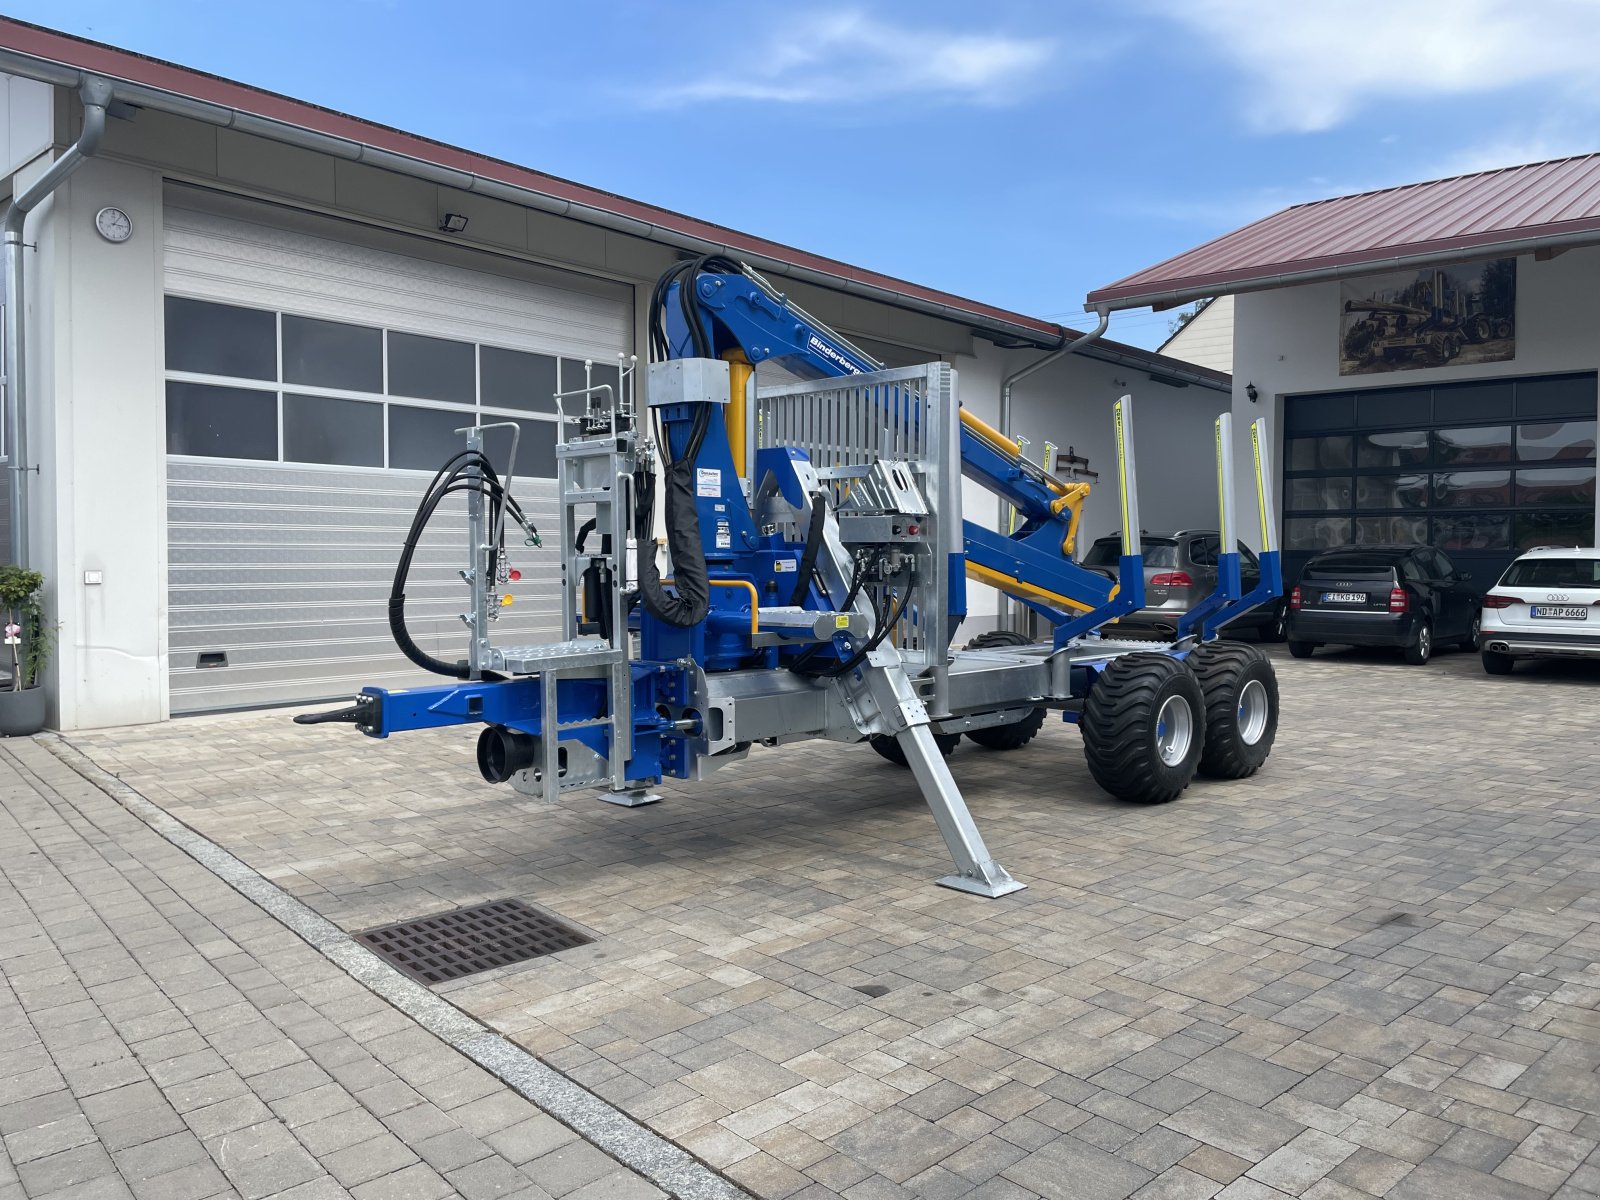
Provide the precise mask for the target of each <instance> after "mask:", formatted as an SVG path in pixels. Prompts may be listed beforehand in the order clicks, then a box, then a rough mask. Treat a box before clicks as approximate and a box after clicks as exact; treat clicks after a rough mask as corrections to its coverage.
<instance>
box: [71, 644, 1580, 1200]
mask: <svg viewBox="0 0 1600 1200" xmlns="http://www.w3.org/2000/svg"><path fill="white" fill-rule="evenodd" d="M1279 671H1280V676H1281V679H1282V685H1283V695H1284V716H1283V726H1282V728H1281V730H1280V732H1279V737H1278V745H1277V749H1276V752H1275V753H1274V755H1273V757H1272V759H1271V760H1270V762H1269V763H1268V766H1267V768H1266V769H1265V770H1264V771H1263V773H1262V774H1260V775H1259V776H1258V777H1256V778H1254V779H1252V780H1249V781H1245V782H1243V783H1236V784H1226V785H1220V784H1209V783H1203V782H1202V783H1197V784H1196V785H1195V786H1193V787H1191V788H1190V790H1189V791H1188V793H1186V794H1185V796H1184V797H1183V799H1181V800H1180V801H1179V802H1178V803H1176V804H1173V805H1169V806H1166V807H1162V808H1154V809H1141V808H1131V807H1126V806H1122V805H1119V804H1116V803H1114V802H1112V801H1110V800H1109V799H1107V798H1106V797H1105V796H1104V795H1102V794H1101V793H1099V792H1098V791H1097V790H1096V789H1095V787H1094V785H1093V784H1092V783H1091V781H1090V780H1089V777H1088V773H1087V771H1086V770H1085V768H1084V765H1083V758H1082V752H1081V748H1080V742H1079V738H1078V735H1077V734H1076V732H1075V731H1073V730H1072V729H1070V728H1066V727H1059V726H1055V725H1050V726H1047V729H1046V733H1045V734H1044V735H1043V736H1042V737H1041V738H1040V740H1039V741H1038V742H1037V743H1035V745H1033V746H1031V747H1029V748H1028V749H1026V750H1023V751H1021V752H1018V753H1015V754H996V753H990V752H986V751H983V750H980V749H978V748H977V747H974V746H971V745H970V744H969V745H966V746H963V747H962V749H961V750H960V751H959V752H958V754H957V756H956V758H955V759H954V762H953V767H954V770H955V774H956V777H957V779H958V780H959V781H960V782H961V784H962V785H963V787H964V789H965V791H966V795H967V797H968V800H969V802H970V803H971V806H972V808H973V811H974V813H975V815H976V816H977V819H978V821H979V822H980V824H981V826H982V828H983V830H984V832H985V834H986V836H987V837H988V840H989V843H990V845H991V847H992V848H993V849H994V850H995V852H996V855H997V857H999V858H1000V860H1001V861H1002V862H1004V863H1005V864H1006V866H1007V867H1009V868H1010V869H1011V871H1012V872H1013V873H1014V874H1016V875H1017V876H1018V877H1019V878H1021V879H1024V880H1026V881H1027V882H1028V884H1029V885H1030V886H1029V888H1028V890H1027V891H1024V892H1022V893H1020V894H1018V895H1015V896H1012V897H1009V898H1007V899H1004V900H1000V901H983V900H978V899H975V898H972V897H968V896H964V895H960V894H957V893H953V892H949V891H945V890H943V889H940V888H937V887H935V886H933V884H932V880H933V878H934V877H935V876H937V875H938V874H940V873H942V872H943V871H944V870H945V869H946V864H945V859H944V855H943V847H942V844H941V843H940V841H939V839H938V837H937V835H936V833H935V831H934V828H933V823H932V820H931V819H930V817H929V816H928V814H927V811H926V809H925V808H924V807H923V806H922V804H921V802H920V800H919V798H918V796H917V794H916V791H915V788H914V786H913V784H912V782H911V779H910V777H909V775H908V774H906V773H903V772H901V771H899V770H897V769H896V768H894V767H892V766H890V765H889V764H887V763H884V762H882V761H881V760H880V759H878V758H877V757H876V756H875V755H874V754H872V753H871V751H870V750H868V749H866V748H865V747H859V748H852V747H835V746H831V745H820V744H812V745H809V746H798V747H792V748H788V749H784V750H780V751H759V750H758V751H757V752H755V753H753V754H752V755H751V757H750V759H749V760H748V761H747V762H746V763H744V764H742V765H738V766H735V767H732V768H730V769H728V770H726V771H725V772H724V773H722V774H720V775H718V776H717V777H716V778H715V779H714V780H713V781H711V782H709V783H706V784H703V785H699V786H694V787H688V788H681V789H680V788H669V789H668V795H667V801H666V803H663V804H661V805H657V806H655V807H652V808H645V809H638V810H621V809H617V808H613V807H610V806H607V805H604V804H600V803H597V802H595V801H594V800H591V799H587V798H570V799H568V800H567V801H565V802H563V803H562V804H561V805H560V806H559V807H556V808H547V807H545V806H543V805H541V804H537V803H533V802H528V801H524V800H521V799H519V798H518V797H516V796H515V795H514V794H513V793H511V792H509V791H507V790H505V789H495V788H490V787H488V786H486V785H484V784H482V783H480V782H478V781H477V780H476V776H475V772H474V770H473V767H472V737H473V735H472V734H471V733H470V732H464V731H446V732H440V733H436V734H414V735H407V736H404V737H400V738H396V739H393V740H391V741H388V742H382V743H380V742H372V741H367V740H364V739H361V738H359V737H358V736H355V735H353V734H352V733H350V732H349V731H348V730H345V729H341V728H340V727H325V728H310V729H307V728H300V727H296V726H293V725H290V724H289V723H288V721H287V719H286V718H285V717H284V716H283V715H281V714H273V715H250V716H243V717H228V718H210V719H201V720H188V721H179V722H173V723H171V724H168V725H165V726H159V727H147V728H140V729H127V730H117V731H111V732H106V733H97V734H89V735H81V736H78V737H76V738H75V739H74V740H75V741H76V742H77V743H78V744H79V745H80V746H82V747H83V748H84V749H85V750H86V751H87V752H88V753H89V754H90V755H92V756H93V757H94V758H95V759H96V760H98V761H99V762H100V763H101V764H102V765H104V766H106V767H107V768H109V769H111V770H113V771H115V772H117V773H118V774H120V775H122V776H123V777H124V778H125V779H127V780H128V781H129V782H131V783H132V784H134V785H135V786H136V787H137V788H139V789H140V790H141V791H143V792H144V793H145V794H146V795H147V796H149V797H150V798H151V799H153V800H155V801H156V802H157V803H159V804H161V805H162V806H163V807H165V808H167V809H168V810H170V811H171V812H173V813H174V814H176V815H177V816H179V817H181V818H182V819H183V820H185V821H187V822H189V823H190V824H191V825H193V826H195V827H196V828H198V829H199V830H201V831H202V832H204V833H205V834H207V835H209V836H210V837H212V838H214V839H216V840H217V841H219V842H221V843H222V844H223V845H225V846H226V847H228V848H229V849H231V850H232V851H234V852H235V853H237V854H238V855H239V856H240V857H242V858H244V859H246V860H247V861H249V862H250V863H251V864H252V865H254V866H256V867H257V868H258V869H260V870H261V871H262V872H263V873H264V874H266V875H268V876H269V877H271V878H274V879H276V880H277V881H278V882H279V883H280V884H281V885H282V886H283V887H284V888H286V889H287V890H288V891H290V892H292V893H293V894H295V895H296V896H298V897H300V898H301V899H302V900H304V901H305V902H306V903H308V904H309V905H311V906H312V907H313V908H315V909H317V910H318V911H320V912H321V913H323V914H324V915H326V916H327V917H329V918H331V919H332V920H334V921H336V922H337V923H339V924H340V925H342V926H344V927H345V928H347V929H359V928H364V927H367V926H371V925H376V924H379V923H382V922H386V921H390V920H394V919H398V918H402V917H407V916H413V915H420V914H423V913H427V912H430V911H436V910H439V909H443V908H449V907H453V906H456V905H460V904H468V903H473V902H477V901H482V900H486V899H491V898H495V897H501V896H521V897H524V898H526V899H528V900H530V901H531V902H533V903H536V904H539V905H543V906H546V907H548V908H551V909H553V910H555V911H557V912H559V913H561V914H563V915H564V916H566V917H568V918H570V919H572V920H575V921H577V922H580V923H582V924H583V925H585V926H587V927H588V928H590V929H591V930H593V931H594V932H595V933H596V934H597V935H598V938H597V940H596V942H595V943H594V944H592V945H590V946H586V947H582V948H580V949H577V950H573V951H569V952H566V953H564V954H562V955H560V956H559V957H558V958H556V959H546V960H542V961H538V962H535V963H531V964H527V965H525V966H522V967H518V968H509V969H505V970H501V971H499V972H496V973H495V974H492V975H488V976H479V977H477V978H475V979H472V980H467V981H462V982H459V983H457V984H455V985H451V986H449V987H447V988H446V989H444V991H445V994H446V995H448V996H449V997H450V999H452V1000H453V1001H454V1002H455V1003H457V1004H459V1005H460V1006H462V1007H463V1008H465V1009H467V1010H468V1011H470V1012H472V1013H473V1014H475V1015H477V1016H479V1017H481V1018H483V1019H485V1020H486V1021H488V1022H490V1023H492V1024H493V1025H494V1026H496V1027H497V1028H499V1029H501V1030H503V1031H504V1032H506V1033H507V1034H509V1035H511V1036H512V1037H514V1038H516V1039H517V1040H518V1041H520V1042H521V1043H523V1044H524V1045H526V1046H527V1047H529V1048H530V1049H532V1050H534V1051H535V1052H536V1053H538V1054H539V1055H541V1056H542V1057H543V1058H544V1059H545V1060H546V1061H548V1062H549V1063H551V1064H552V1065H554V1066H556V1067H558V1068H560V1069H561V1070H563V1071H565V1072H567V1073H568V1074H569V1075H570V1076H571V1077H572V1078H574V1079H576V1080H578V1081H580V1082H582V1083H584V1084H586V1085H587V1086H589V1087H591V1088H592V1089H593V1090H594V1091H595V1092H597V1093H599V1094H600V1095H602V1096H605V1097H607V1098H608V1099H610V1100H612V1101H613V1102H615V1103H617V1104H618V1105H620V1106H621V1107H623V1108H624V1109H626V1110H627V1111H628V1112H629V1113H631V1114H633V1115H635V1116H636V1117H638V1118H639V1119H641V1120H643V1121H645V1122H646V1123H648V1124H649V1125H651V1126H653V1127H654V1128H655V1129H657V1130H659V1131H661V1132H662V1133H664V1134H666V1135H667V1136H669V1137H672V1138H674V1139H675V1140H677V1141H678V1142H679V1143H680V1144H682V1145H684V1146H686V1147H688V1148H689V1149H691V1150H692V1151H693V1152H695V1153H696V1154H698V1155H700V1156H701V1157H702V1158H704V1159H705V1160H706V1161H707V1162H709V1163H711V1164H713V1165H714V1166H716V1167H718V1168H720V1169H722V1170H724V1171H725V1172H726V1173H727V1174H728V1175H729V1176H731V1177H732V1178H734V1179H736V1180H738V1181H740V1182H742V1183H743V1184H745V1185H746V1186H747V1187H749V1188H750V1189H751V1190H753V1191H755V1192H758V1193H759V1194H761V1195H763V1196H767V1197H786V1196H791V1195H799V1196H804V1197H807V1200H809V1198H810V1197H812V1196H821V1195H828V1194H832V1193H842V1194H845V1195H847V1196H849V1197H852V1198H862V1200H865V1198H875V1197H896V1196H904V1195H917V1196H934V1197H937V1196H948V1197H955V1196H963V1195H966V1196H972V1197H982V1198H985V1200H996V1198H1001V1197H1022V1196H1030V1195H1044V1196H1051V1197H1062V1198H1067V1197H1071V1198H1072V1200H1099V1198H1113V1197H1123V1196H1127V1195H1133V1194H1136V1195H1138V1196H1140V1197H1167V1198H1173V1200H1191V1198H1192V1200H1202V1198H1204V1197H1209V1196H1213V1195H1221V1196H1224V1197H1227V1198H1228V1200H1236V1198H1242V1200H1259V1198H1262V1197H1275V1196H1278V1195H1280V1194H1287V1195H1304V1196H1308V1197H1313V1198H1315V1200H1334V1198H1339V1197H1350V1196H1368V1195H1373V1196H1389V1197H1393V1198H1395V1200H1421V1198H1423V1197H1435V1196H1439V1197H1445V1196H1447V1197H1450V1200H1463V1198H1467V1197H1472V1198H1477V1197H1536V1196H1549V1195H1560V1196H1563V1197H1565V1196H1581V1195H1590V1194H1597V1195H1600V1159H1596V1158H1595V1150H1596V1144H1597V1141H1600V1076H1597V1075H1596V1073H1595V1068H1596V1067H1597V1066H1600V1016H1597V1015H1596V1012H1595V1002H1596V1000H1597V999H1600V968H1597V967H1596V960H1597V958H1600V953H1597V951H1600V927H1597V925H1596V921H1597V919H1600V894H1597V892H1596V886H1597V884H1600V867H1597V864H1596V858H1595V856H1596V851H1597V845H1600V741H1597V734H1600V702H1597V701H1600V690H1597V689H1600V672H1597V671H1595V670H1593V669H1586V668H1568V669H1564V670H1563V669H1557V670H1541V671H1536V672H1531V673H1526V674H1524V673H1519V674H1517V675H1515V676H1513V677H1511V678H1509V679H1489V678H1487V677H1484V676H1483V675H1482V674H1481V673H1480V672H1479V671H1478V668H1477V666H1476V663H1475V661H1473V660H1472V659H1470V658H1466V657H1464V656H1452V657H1445V658H1441V659H1439V660H1437V662H1436V664H1435V665H1433V666H1430V667H1427V668H1408V667H1404V666H1401V665H1399V664H1398V663H1397V662H1395V661H1394V660H1390V659H1387V658H1385V657H1384V656H1381V655H1354V654H1345V655H1333V656H1328V657H1324V656H1320V655H1319V656H1318V657H1317V658H1316V659H1313V660H1311V661H1309V662H1291V661H1288V660H1282V661H1280V662H1279Z"/></svg>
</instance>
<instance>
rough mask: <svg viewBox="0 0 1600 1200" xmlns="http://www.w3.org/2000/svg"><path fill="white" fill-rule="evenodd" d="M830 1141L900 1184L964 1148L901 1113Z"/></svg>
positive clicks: (856, 1127)
mask: <svg viewBox="0 0 1600 1200" xmlns="http://www.w3.org/2000/svg"><path fill="white" fill-rule="evenodd" d="M1052 1132H1053V1131H1052ZM827 1141H828V1143H829V1144H830V1145H832V1146H834V1147H835V1148H836V1149H838V1150H840V1151H841V1152H842V1153H844V1154H847V1155H849V1156H850V1157H851V1158H853V1159H855V1160H856V1161H857V1162H860V1163H862V1164H864V1165H866V1166H868V1167H870V1168H871V1169H873V1170H874V1171H876V1172H878V1173H879V1174H881V1175H883V1176H885V1177H887V1178H889V1179H892V1180H894V1181H895V1182H897V1183H898V1182H903V1181H904V1180H907V1179H909V1178H911V1176H913V1175H916V1174H919V1173H920V1172H922V1171H925V1170H926V1169H927V1168H929V1167H931V1166H933V1165H934V1164H935V1163H937V1162H939V1161H941V1160H943V1159H944V1158H946V1157H948V1156H949V1155H951V1154H953V1153H954V1152H955V1151H956V1150H957V1149H959V1148H960V1146H961V1139H960V1137H959V1136H957V1135H956V1134H954V1133H951V1132H950V1131H949V1130H948V1129H945V1128H942V1127H941V1126H939V1125H935V1124H934V1123H933V1122H931V1121H925V1120H923V1119H922V1118H921V1117H918V1116H916V1115H914V1114H912V1113H908V1112H904V1111H902V1110H898V1109H889V1110H887V1111H885V1112H881V1113H877V1114H875V1115H874V1116H871V1117H868V1118H867V1119H866V1120H865V1121H862V1122H861V1123H860V1124H858V1125H854V1126H852V1127H851V1128H849V1129H847V1130H845V1131H844V1132H842V1133H840V1134H838V1135H837V1136H835V1137H832V1138H829V1139H827Z"/></svg>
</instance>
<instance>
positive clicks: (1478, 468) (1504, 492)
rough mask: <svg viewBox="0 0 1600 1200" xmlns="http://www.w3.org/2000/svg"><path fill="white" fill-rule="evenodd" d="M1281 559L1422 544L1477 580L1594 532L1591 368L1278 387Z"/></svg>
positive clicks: (1292, 569) (1582, 542) (1581, 541)
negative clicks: (1302, 392) (1342, 388)
mask: <svg viewBox="0 0 1600 1200" xmlns="http://www.w3.org/2000/svg"><path fill="white" fill-rule="evenodd" d="M1283 419H1284V454H1283V463H1284V522H1283V524H1284V531H1283V548H1284V566H1285V570H1286V571H1287V573H1288V577H1289V578H1290V579H1294V578H1296V577H1297V576H1298V574H1299V571H1300V568H1301V567H1302V566H1304V565H1305V562H1306V560H1307V559H1308V558H1309V557H1310V556H1311V555H1312V554H1313V553H1315V552H1316V551H1318V550H1321V549H1325V548H1328V547H1332V546H1348V545H1356V546H1361V545H1375V544H1379V543H1403V544H1432V545H1434V546H1437V547H1438V548H1439V549H1441V550H1444V551H1445V552H1446V553H1447V554H1448V555H1449V556H1450V558H1451V559H1452V560H1454V562H1455V563H1456V564H1457V565H1458V566H1459V567H1460V568H1462V569H1464V570H1467V571H1470V572H1471V573H1472V575H1473V579H1474V582H1475V583H1478V584H1481V585H1482V586H1484V587H1488V586H1489V585H1490V584H1492V583H1493V582H1494V580H1496V579H1498V578H1499V576H1500V573H1501V572H1502V571H1503V570H1504V569H1505V567H1506V565H1507V564H1508V563H1510V562H1511V560H1512V559H1513V558H1515V557H1516V556H1517V554H1519V553H1520V552H1522V551H1524V550H1529V549H1532V548H1534V547H1536V546H1592V545H1594V536H1595V422H1596V394H1595V376H1594V374H1592V373H1583V374H1570V375H1537V376H1525V377H1521V378H1513V379H1486V380H1477V381H1473V382H1463V383H1450V384H1434V385H1433V386H1431V387H1402V388H1372V389H1368V390H1364V391H1358V392H1332V393H1322V394H1318V395H1310V396H1289V397H1287V398H1286V399H1285V401H1284V414H1283Z"/></svg>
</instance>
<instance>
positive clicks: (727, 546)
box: [712, 471, 733, 550]
mask: <svg viewBox="0 0 1600 1200" xmlns="http://www.w3.org/2000/svg"><path fill="white" fill-rule="evenodd" d="M717 473H718V472H716V471H713V472H712V474H713V475H715V474H717ZM717 549H718V550H731V549H733V534H732V532H731V531H730V530H729V528H728V523H727V522H726V521H718V522H717Z"/></svg>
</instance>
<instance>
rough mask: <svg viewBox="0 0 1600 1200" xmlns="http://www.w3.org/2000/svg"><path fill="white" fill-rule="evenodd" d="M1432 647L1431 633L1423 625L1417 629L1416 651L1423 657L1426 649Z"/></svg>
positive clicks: (1426, 652)
mask: <svg viewBox="0 0 1600 1200" xmlns="http://www.w3.org/2000/svg"><path fill="white" fill-rule="evenodd" d="M1432 648H1433V634H1432V633H1430V632H1429V630H1428V627H1427V626H1426V625H1424V626H1423V627H1422V628H1421V629H1419V630H1417V653H1418V654H1420V655H1421V656H1422V657H1423V658H1427V657H1428V651H1429V650H1431V649H1432Z"/></svg>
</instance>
